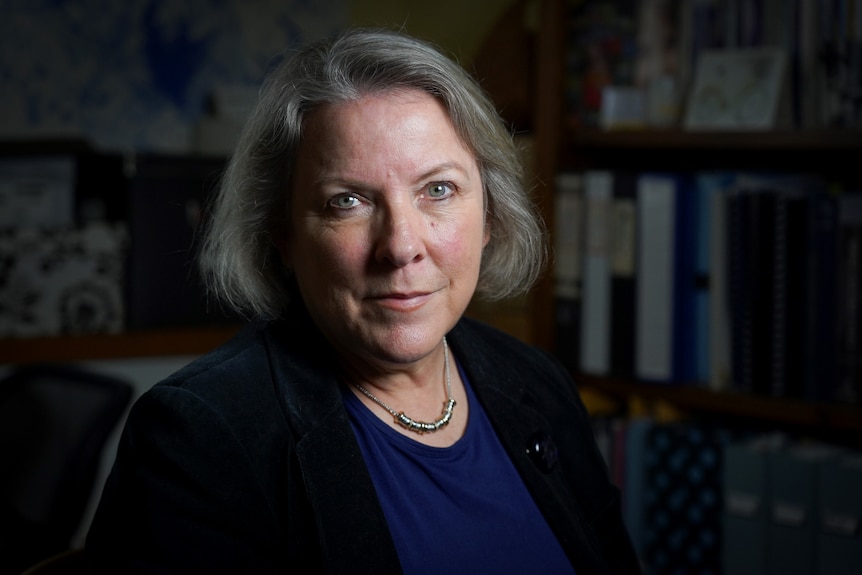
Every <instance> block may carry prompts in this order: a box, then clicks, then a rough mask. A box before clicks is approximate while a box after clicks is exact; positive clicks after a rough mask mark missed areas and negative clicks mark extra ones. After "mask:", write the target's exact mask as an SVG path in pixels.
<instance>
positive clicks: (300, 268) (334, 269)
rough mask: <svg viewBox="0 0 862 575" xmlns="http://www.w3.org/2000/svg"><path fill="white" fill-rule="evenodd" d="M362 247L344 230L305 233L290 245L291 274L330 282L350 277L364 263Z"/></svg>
mask: <svg viewBox="0 0 862 575" xmlns="http://www.w3.org/2000/svg"><path fill="white" fill-rule="evenodd" d="M363 245H364V244H363V242H362V241H359V239H356V238H353V237H351V234H348V233H344V232H343V231H339V232H335V231H333V230H329V229H317V230H314V231H311V232H307V231H306V232H304V233H302V234H300V236H299V237H298V238H297V241H295V242H294V244H293V258H294V262H296V265H295V268H294V271H295V273H296V274H297V275H298V276H303V275H306V276H309V277H315V278H321V277H324V278H326V279H327V280H328V282H329V283H331V282H333V281H334V280H336V279H337V278H349V277H350V276H351V275H352V274H353V273H355V271H356V270H357V269H361V267H362V265H363V262H364V261H365V258H366V254H365V252H364V250H363V248H362V246H363ZM300 281H302V278H301V277H300ZM324 285H325V284H324Z"/></svg>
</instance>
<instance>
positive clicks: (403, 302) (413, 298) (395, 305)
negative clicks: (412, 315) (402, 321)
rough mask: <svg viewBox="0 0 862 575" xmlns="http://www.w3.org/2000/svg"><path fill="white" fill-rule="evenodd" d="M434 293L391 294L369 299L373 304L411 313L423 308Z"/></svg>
mask: <svg viewBox="0 0 862 575" xmlns="http://www.w3.org/2000/svg"><path fill="white" fill-rule="evenodd" d="M433 293H434V292H426V291H421V292H418V291H417V292H391V293H385V294H380V295H375V296H372V297H369V298H368V299H369V300H370V301H371V302H374V303H376V304H378V305H381V306H383V307H386V308H390V309H394V310H399V311H409V310H411V309H415V308H418V307H421V306H422V305H423V304H424V303H425V302H427V301H428V300H429V299H430V297H431V295H432V294H433Z"/></svg>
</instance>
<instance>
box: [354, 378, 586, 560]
mask: <svg viewBox="0 0 862 575" xmlns="http://www.w3.org/2000/svg"><path fill="white" fill-rule="evenodd" d="M459 370H460V366H459ZM460 373H461V378H462V379H463V380H464V384H465V386H466V389H467V398H468V401H469V402H470V418H469V421H468V422H467V429H466V431H465V433H464V436H463V437H462V438H461V439H459V440H458V441H457V442H456V443H455V444H454V445H452V446H451V447H445V448H440V447H430V446H427V445H423V444H421V443H419V442H417V441H414V440H413V439H410V438H409V437H405V436H403V435H401V434H400V433H398V432H396V431H395V430H393V429H391V428H390V427H388V426H387V425H386V424H385V423H384V422H383V421H381V420H380V419H378V418H377V416H376V415H374V414H373V413H371V412H370V411H369V410H368V408H367V407H365V405H364V404H363V403H362V402H361V401H359V399H358V398H357V397H356V396H355V395H353V393H351V392H350V390H348V389H345V390H344V394H343V395H344V402H345V405H346V407H347V411H348V413H349V415H350V421H351V424H352V425H353V429H354V432H355V433H356V436H357V438H358V439H359V445H360V447H361V449H362V453H363V455H364V456H365V462H366V464H367V465H368V468H369V470H370V471H371V477H372V479H373V481H374V486H375V488H376V490H377V495H378V497H379V499H380V502H381V504H382V505H383V513H384V515H385V516H386V520H387V522H388V523H389V529H390V531H391V533H392V537H393V539H394V541H395V548H396V550H397V552H398V557H399V559H400V560H401V566H402V568H403V569H404V572H405V573H406V574H408V575H420V574H426V573H427V574H428V575H432V574H433V575H439V574H440V573H542V574H556V573H566V574H569V575H571V574H573V573H574V569H573V567H572V565H571V563H570V562H569V560H568V558H567V557H566V555H565V553H564V551H563V549H562V547H560V544H559V542H558V541H557V538H556V537H555V536H554V534H553V533H552V532H551V529H550V527H549V526H548V524H547V522H546V521H545V519H544V517H543V516H542V514H541V513H540V512H539V510H538V508H537V507H536V505H535V503H534V502H533V499H532V497H531V496H530V494H529V492H528V491H527V488H526V487H525V486H524V483H523V481H521V478H520V476H519V475H518V472H517V471H516V470H515V467H514V465H513V464H512V462H511V461H510V460H509V457H508V455H507V454H506V452H505V450H504V449H503V446H502V445H501V444H500V441H499V440H498V439H497V436H496V434H495V433H494V430H493V428H492V427H491V423H490V421H489V420H488V418H487V416H486V414H485V412H484V410H483V409H482V407H481V406H480V405H479V402H478V401H477V400H476V397H475V396H474V395H473V391H472V389H471V388H470V385H469V383H468V382H467V378H466V375H465V374H464V373H463V371H461V372H460ZM455 417H458V407H457V406H456V407H455Z"/></svg>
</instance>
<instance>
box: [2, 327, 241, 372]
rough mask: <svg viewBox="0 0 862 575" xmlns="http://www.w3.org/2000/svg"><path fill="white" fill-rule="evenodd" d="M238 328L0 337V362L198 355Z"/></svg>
mask: <svg viewBox="0 0 862 575" xmlns="http://www.w3.org/2000/svg"><path fill="white" fill-rule="evenodd" d="M238 330H239V326H238V325H231V326H218V327H189V328H176V329H159V330H146V331H135V332H126V333H120V334H110V335H80V336H66V337H44V338H21V339H5V340H0V364H23V363H36V362H52V363H55V362H72V361H83V360H92V359H121V358H133V357H158V356H171V355H199V354H202V353H205V352H207V351H209V350H211V349H213V348H214V347H217V346H218V345H220V344H222V343H224V342H225V341H227V340H228V339H229V338H230V337H231V336H233V335H234V334H236V332H237V331H238Z"/></svg>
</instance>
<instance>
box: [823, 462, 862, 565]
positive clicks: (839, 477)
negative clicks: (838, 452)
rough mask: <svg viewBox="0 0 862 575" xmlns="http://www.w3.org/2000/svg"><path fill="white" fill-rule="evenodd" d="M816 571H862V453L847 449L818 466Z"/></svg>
mask: <svg viewBox="0 0 862 575" xmlns="http://www.w3.org/2000/svg"><path fill="white" fill-rule="evenodd" d="M818 474H819V475H818V483H819V494H820V502H819V516H818V517H817V521H816V523H817V549H818V555H817V568H816V570H815V571H812V572H813V573H815V574H816V575H858V574H859V573H862V453H858V452H854V453H848V454H846V455H843V456H841V457H838V458H836V459H833V460H831V461H828V462H827V463H826V464H825V465H823V466H821V467H820V468H819V469H818Z"/></svg>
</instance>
